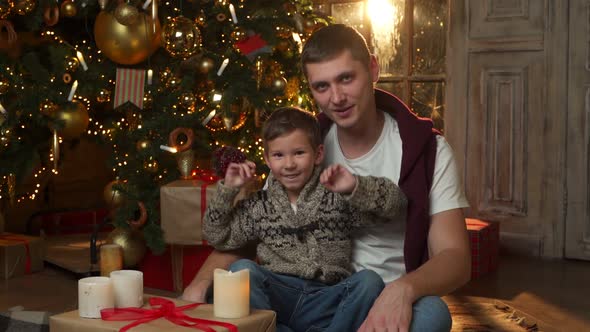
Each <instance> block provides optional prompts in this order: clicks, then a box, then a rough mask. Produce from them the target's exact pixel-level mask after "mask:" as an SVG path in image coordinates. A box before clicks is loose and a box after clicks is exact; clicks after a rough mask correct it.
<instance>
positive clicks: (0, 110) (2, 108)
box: [0, 103, 8, 115]
mask: <svg viewBox="0 0 590 332" xmlns="http://www.w3.org/2000/svg"><path fill="white" fill-rule="evenodd" d="M0 113H2V114H4V115H6V113H8V112H6V109H5V108H4V106H3V105H2V103H0Z"/></svg>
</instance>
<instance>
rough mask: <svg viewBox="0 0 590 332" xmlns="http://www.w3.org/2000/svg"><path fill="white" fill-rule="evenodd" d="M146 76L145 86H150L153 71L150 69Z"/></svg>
mask: <svg viewBox="0 0 590 332" xmlns="http://www.w3.org/2000/svg"><path fill="white" fill-rule="evenodd" d="M147 76H148V77H147V84H148V85H152V77H153V76H154V71H153V70H151V69H148V72H147Z"/></svg>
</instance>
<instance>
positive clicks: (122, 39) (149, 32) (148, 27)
mask: <svg viewBox="0 0 590 332" xmlns="http://www.w3.org/2000/svg"><path fill="white" fill-rule="evenodd" d="M140 15H143V16H142V17H140V19H139V23H137V24H134V25H131V26H126V25H123V24H121V23H119V22H117V19H116V18H115V16H114V15H113V14H112V13H110V12H108V11H104V10H103V11H101V12H99V13H98V15H97V17H96V20H95V22H94V38H95V41H96V46H97V47H98V48H99V49H100V50H101V51H102V52H103V53H104V55H105V56H106V57H107V58H109V59H111V60H112V61H113V62H115V63H118V64H122V65H134V64H138V63H140V62H142V61H144V60H145V59H147V58H148V57H149V56H150V55H151V54H152V53H154V51H156V49H158V47H160V44H161V33H160V21H159V20H156V22H155V25H156V32H155V33H154V32H153V27H152V23H153V21H152V18H151V16H149V15H147V14H145V13H141V14H140Z"/></svg>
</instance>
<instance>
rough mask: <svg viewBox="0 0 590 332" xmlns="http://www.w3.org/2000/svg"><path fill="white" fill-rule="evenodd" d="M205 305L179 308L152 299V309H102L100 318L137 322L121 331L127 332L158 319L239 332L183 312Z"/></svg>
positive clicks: (195, 304) (171, 303) (160, 300)
mask: <svg viewBox="0 0 590 332" xmlns="http://www.w3.org/2000/svg"><path fill="white" fill-rule="evenodd" d="M201 304H203V303H193V304H187V305H183V306H179V307H177V306H176V305H175V304H174V302H172V301H170V300H167V299H164V298H161V297H152V298H150V306H152V307H153V308H152V309H143V308H117V309H115V308H112V309H102V310H101V311H100V317H101V318H102V320H110V321H122V320H135V322H133V323H131V324H128V325H125V326H123V327H122V328H121V329H120V330H119V331H120V332H125V331H127V330H129V329H130V328H132V327H135V326H137V325H140V324H144V323H147V322H150V321H152V320H155V319H158V318H166V319H167V320H169V321H171V322H172V323H174V324H176V325H180V326H185V327H190V328H193V329H198V330H201V331H205V332H215V330H214V329H213V328H211V327H210V326H211V325H216V326H222V327H225V328H226V329H228V330H229V331H230V332H238V328H237V327H236V326H235V325H233V324H230V323H224V322H218V321H214V320H208V319H202V318H194V317H190V316H187V315H186V314H185V313H184V312H183V311H184V310H187V309H192V308H196V307H198V306H200V305H201Z"/></svg>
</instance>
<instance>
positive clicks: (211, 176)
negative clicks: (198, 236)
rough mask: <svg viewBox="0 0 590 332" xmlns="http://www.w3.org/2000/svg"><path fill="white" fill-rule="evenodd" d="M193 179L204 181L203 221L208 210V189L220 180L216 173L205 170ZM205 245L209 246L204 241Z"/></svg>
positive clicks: (202, 191)
mask: <svg viewBox="0 0 590 332" xmlns="http://www.w3.org/2000/svg"><path fill="white" fill-rule="evenodd" d="M193 178H195V179H196V180H200V181H203V184H202V185H201V220H203V217H204V216H205V211H206V210H207V187H208V186H209V185H210V184H214V183H216V182H217V181H218V180H219V179H220V178H219V177H218V176H216V175H215V173H213V172H211V171H205V170H198V171H197V173H196V174H195V176H194V177H193ZM203 245H205V246H206V245H207V241H206V240H203Z"/></svg>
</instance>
